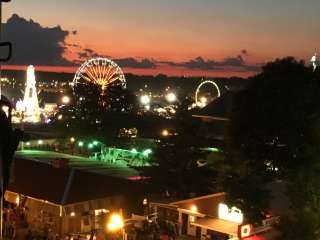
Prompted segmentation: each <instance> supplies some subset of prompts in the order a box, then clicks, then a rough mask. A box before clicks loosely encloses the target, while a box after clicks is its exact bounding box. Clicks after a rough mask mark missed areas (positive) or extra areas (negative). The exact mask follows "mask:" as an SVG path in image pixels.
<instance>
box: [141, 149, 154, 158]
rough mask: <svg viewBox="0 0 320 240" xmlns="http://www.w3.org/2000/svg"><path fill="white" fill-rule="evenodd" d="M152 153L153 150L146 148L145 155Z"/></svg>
mask: <svg viewBox="0 0 320 240" xmlns="http://www.w3.org/2000/svg"><path fill="white" fill-rule="evenodd" d="M150 153H152V150H151V149H147V150H144V152H143V155H145V156H148V155H149V154H150Z"/></svg>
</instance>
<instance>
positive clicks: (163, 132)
mask: <svg viewBox="0 0 320 240" xmlns="http://www.w3.org/2000/svg"><path fill="white" fill-rule="evenodd" d="M162 136H163V137H167V136H169V131H168V130H167V129H164V130H163V131H162Z"/></svg>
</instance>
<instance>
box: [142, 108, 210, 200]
mask: <svg viewBox="0 0 320 240" xmlns="http://www.w3.org/2000/svg"><path fill="white" fill-rule="evenodd" d="M183 109H184V108H183V107H180V108H179V109H178V111H177V119H176V124H175V126H176V128H175V132H174V133H172V134H173V135H171V136H165V137H163V138H162V139H161V142H160V143H159V144H158V147H157V149H156V151H155V153H154V159H153V160H154V162H153V164H154V166H153V167H148V168H146V169H145V171H144V172H143V173H142V174H143V175H146V176H149V177H151V182H152V183H153V184H154V185H155V186H157V189H160V190H161V191H162V192H166V193H167V194H169V195H170V196H171V197H178V198H187V197H190V196H191V195H201V194H207V193H208V192H210V190H211V187H212V185H213V178H214V171H213V170H212V169H209V168H206V167H199V166H198V164H197V161H198V160H200V159H202V158H203V157H204V156H205V155H206V154H207V153H205V152H204V151H203V150H202V148H203V147H207V142H206V139H204V138H203V137H202V135H200V134H201V133H200V132H199V131H198V130H199V123H198V122H197V121H195V120H194V119H193V118H192V116H191V115H190V113H188V111H186V110H183Z"/></svg>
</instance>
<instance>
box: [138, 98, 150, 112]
mask: <svg viewBox="0 0 320 240" xmlns="http://www.w3.org/2000/svg"><path fill="white" fill-rule="evenodd" d="M140 102H141V104H142V105H143V106H144V107H145V108H146V109H147V110H149V109H150V102H151V98H150V97H149V96H148V95H143V96H141V97H140Z"/></svg>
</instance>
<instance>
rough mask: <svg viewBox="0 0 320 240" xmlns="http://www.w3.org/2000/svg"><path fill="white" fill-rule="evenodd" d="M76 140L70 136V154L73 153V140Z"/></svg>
mask: <svg viewBox="0 0 320 240" xmlns="http://www.w3.org/2000/svg"><path fill="white" fill-rule="evenodd" d="M75 141H76V139H75V138H74V137H71V138H70V145H71V155H73V154H74V142H75Z"/></svg>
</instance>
